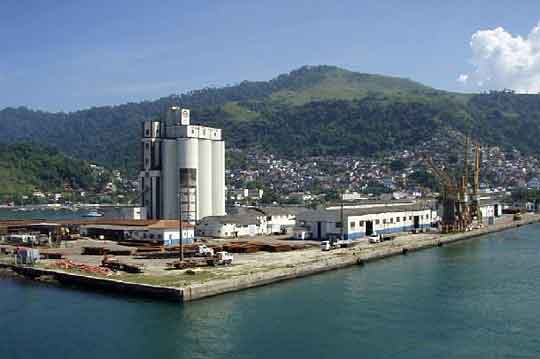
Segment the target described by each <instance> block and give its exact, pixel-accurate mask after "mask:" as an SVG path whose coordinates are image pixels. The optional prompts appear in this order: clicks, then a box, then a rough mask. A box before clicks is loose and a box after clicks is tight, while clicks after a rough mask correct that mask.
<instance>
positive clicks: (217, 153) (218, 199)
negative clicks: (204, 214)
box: [212, 135, 225, 216]
mask: <svg viewBox="0 0 540 359" xmlns="http://www.w3.org/2000/svg"><path fill="white" fill-rule="evenodd" d="M220 137H221V135H220ZM212 207H213V210H214V216H223V215H225V142H224V141H212Z"/></svg>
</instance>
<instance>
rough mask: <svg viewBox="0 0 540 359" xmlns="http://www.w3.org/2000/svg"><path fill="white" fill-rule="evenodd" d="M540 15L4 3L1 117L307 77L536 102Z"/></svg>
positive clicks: (498, 4) (462, 7) (467, 7)
mask: <svg viewBox="0 0 540 359" xmlns="http://www.w3.org/2000/svg"><path fill="white" fill-rule="evenodd" d="M539 21H540V1H538V0H536V1H532V0H521V1H519V2H516V1H506V0H490V1H484V0H477V1H475V0H467V1H464V0H452V1H448V2H442V1H434V0H431V1H428V0H425V1H420V0H408V1H403V0H374V1H368V0H364V1H362V0H341V1H317V0H312V1H307V0H306V1H304V0H298V1H296V0H287V1H282V0H272V1H267V0H257V1H252V0H251V1H235V0H229V1H205V0H197V1H181V0H176V1H159V0H155V1H139V0H118V1H115V0H108V1H104V0H92V1H87V0H84V1H82V0H48V1H41V0H34V1H31V0H2V1H1V2H0V108H4V107H8V106H10V107H17V106H27V107H30V108H32V109H39V110H44V111H53V112H57V111H76V110H80V109H85V108H89V107H92V106H102V105H115V104H121V103H126V102H136V101H143V100H153V99H157V98H159V97H163V96H167V95H170V94H177V93H183V92H186V91H189V90H194V89H199V88H203V87H208V86H224V85H231V84H235V83H239V82H240V81H242V80H269V79H271V78H274V77H276V76H277V75H279V74H281V73H287V72H290V71H291V70H293V69H296V68H298V67H300V66H303V65H319V64H327V65H336V66H340V67H344V68H347V69H349V70H353V71H358V72H366V73H377V74H385V75H392V76H400V77H406V78H410V79H413V80H416V81H419V82H421V83H424V84H426V85H429V86H433V87H435V88H439V89H445V90H451V91H461V92H479V91H483V90H490V89H503V88H508V89H514V90H516V91H518V92H539V91H540V29H539V28H538V24H539Z"/></svg>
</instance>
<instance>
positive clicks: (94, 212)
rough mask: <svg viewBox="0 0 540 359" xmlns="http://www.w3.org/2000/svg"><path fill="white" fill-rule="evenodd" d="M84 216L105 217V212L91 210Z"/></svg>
mask: <svg viewBox="0 0 540 359" xmlns="http://www.w3.org/2000/svg"><path fill="white" fill-rule="evenodd" d="M83 217H103V213H101V212H98V211H90V212H88V213H85V214H83Z"/></svg>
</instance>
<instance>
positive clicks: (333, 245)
mask: <svg viewBox="0 0 540 359" xmlns="http://www.w3.org/2000/svg"><path fill="white" fill-rule="evenodd" d="M337 248H340V244H339V241H337V240H333V241H322V242H321V251H323V252H325V251H329V250H332V249H337Z"/></svg>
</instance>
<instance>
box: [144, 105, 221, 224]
mask: <svg viewBox="0 0 540 359" xmlns="http://www.w3.org/2000/svg"><path fill="white" fill-rule="evenodd" d="M142 144H143V154H142V161H143V164H142V168H143V169H142V171H141V173H140V176H139V182H140V190H141V197H142V203H143V206H144V207H146V215H147V218H149V219H178V218H180V214H181V218H182V219H183V220H184V221H185V222H189V223H195V222H196V221H197V220H199V219H200V218H204V217H207V216H223V215H225V142H224V141H223V139H222V134H221V129H217V128H210V127H205V126H199V125H192V124H190V112H189V110H187V109H180V108H178V107H172V108H171V109H170V110H169V112H168V113H167V118H166V120H165V121H145V122H144V124H143V134H142ZM180 193H181V194H180ZM180 204H181V205H180ZM179 209H180V211H179Z"/></svg>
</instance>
